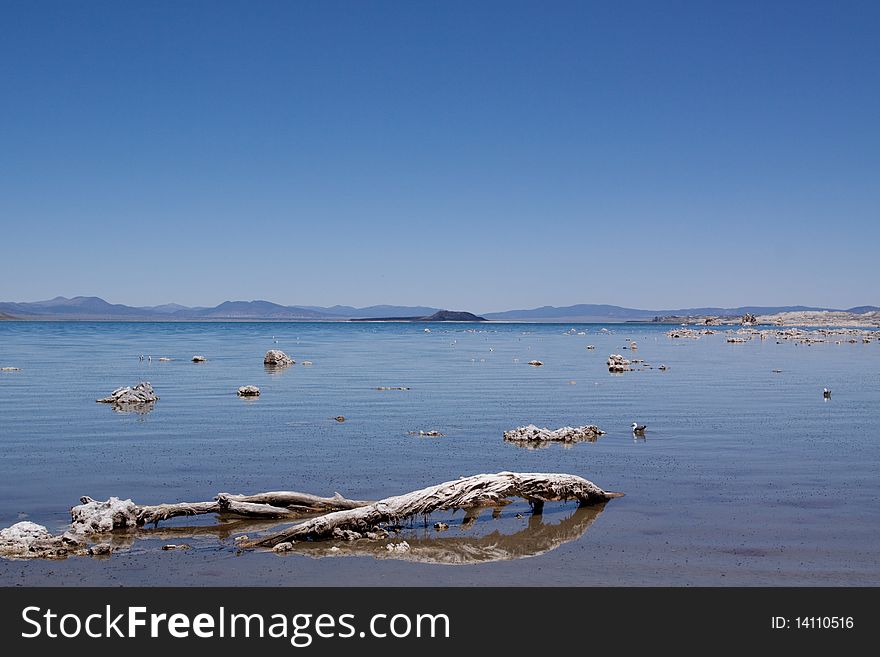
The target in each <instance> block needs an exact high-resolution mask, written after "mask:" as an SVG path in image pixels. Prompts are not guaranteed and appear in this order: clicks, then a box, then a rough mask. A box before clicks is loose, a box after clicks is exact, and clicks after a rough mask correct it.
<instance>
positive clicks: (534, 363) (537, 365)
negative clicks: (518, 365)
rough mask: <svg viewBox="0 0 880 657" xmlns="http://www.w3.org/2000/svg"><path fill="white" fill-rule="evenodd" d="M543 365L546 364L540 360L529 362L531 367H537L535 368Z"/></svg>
mask: <svg viewBox="0 0 880 657" xmlns="http://www.w3.org/2000/svg"><path fill="white" fill-rule="evenodd" d="M543 364H544V363H542V362H541V361H539V360H530V361H529V365H533V366H535V367H541V365H543Z"/></svg>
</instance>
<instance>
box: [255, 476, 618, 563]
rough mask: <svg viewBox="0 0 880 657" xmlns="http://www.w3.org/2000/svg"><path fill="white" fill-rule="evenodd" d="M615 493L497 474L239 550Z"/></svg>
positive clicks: (341, 514)
mask: <svg viewBox="0 0 880 657" xmlns="http://www.w3.org/2000/svg"><path fill="white" fill-rule="evenodd" d="M619 495H620V494H619V493H608V492H606V491H604V490H602V489H601V488H599V487H598V486H597V485H596V484H594V483H593V482H591V481H587V480H586V479H583V478H581V477H578V476H575V475H568V474H542V473H518V472H499V473H498V474H480V475H474V476H471V477H462V478H461V479H458V480H455V481H447V482H444V483H442V484H438V485H436V486H430V487H428V488H423V489H421V490H417V491H413V492H411V493H406V494H404V495H397V496H395V497H387V498H385V499H384V500H379V501H378V502H374V503H373V504H369V505H367V506H363V507H358V508H356V509H349V510H346V511H336V512H334V513H328V514H326V515H322V516H319V517H317V518H312V519H311V520H306V521H305V522H302V523H300V524H298V525H294V526H293V527H290V528H288V529H286V530H284V531H282V532H278V533H276V534H272V535H270V536H265V537H262V538H258V539H255V540H250V541H244V542H243V543H242V545H241V547H273V546H275V545H278V544H279V543H286V542H293V541H303V540H313V541H314V540H324V539H327V538H329V537H331V536H332V535H333V532H334V530H337V529H338V530H341V531H352V532H357V533H365V532H371V531H373V530H375V529H376V528H377V527H378V526H379V524H380V523H388V522H397V521H400V520H403V519H406V518H410V517H413V516H417V515H424V516H427V515H428V514H430V513H432V512H434V511H443V510H448V509H466V508H472V507H480V506H490V505H497V504H499V503H502V502H503V501H504V500H506V499H507V498H509V497H522V498H524V499H526V500H528V501H529V502H530V503H532V505H533V506H534V507H535V510H536V511H540V509H541V507H542V506H543V504H544V502H555V501H562V500H577V501H578V502H579V503H580V504H581V505H589V504H595V503H597V502H604V501H606V500H608V499H611V498H612V497H618V496H619Z"/></svg>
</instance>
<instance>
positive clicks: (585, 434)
mask: <svg viewBox="0 0 880 657" xmlns="http://www.w3.org/2000/svg"><path fill="white" fill-rule="evenodd" d="M604 434H605V432H604V431H602V430H601V429H600V428H599V427H597V426H596V425H594V424H587V425H585V426H582V427H562V428H560V429H547V428H539V427H537V426H535V425H534V424H530V425H528V426H525V427H517V428H516V429H511V430H510V431H505V432H504V440H507V441H510V442H546V441H560V442H567V443H571V442H582V441H587V442H594V441H595V440H596V438H598V437H599V436H602V435H604Z"/></svg>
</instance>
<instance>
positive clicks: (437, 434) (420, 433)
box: [407, 429, 446, 438]
mask: <svg viewBox="0 0 880 657" xmlns="http://www.w3.org/2000/svg"><path fill="white" fill-rule="evenodd" d="M407 435H408V436H428V437H433V438H437V437H440V436H444V435H446V434H443V433H440V432H439V431H437V430H436V429H431V430H430V431H409V432H407Z"/></svg>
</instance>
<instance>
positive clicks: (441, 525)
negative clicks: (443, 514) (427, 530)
mask: <svg viewBox="0 0 880 657" xmlns="http://www.w3.org/2000/svg"><path fill="white" fill-rule="evenodd" d="M434 529H436V530H437V531H438V532H444V531H446V530H447V529H449V525H447V524H446V523H445V522H435V523H434Z"/></svg>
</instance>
